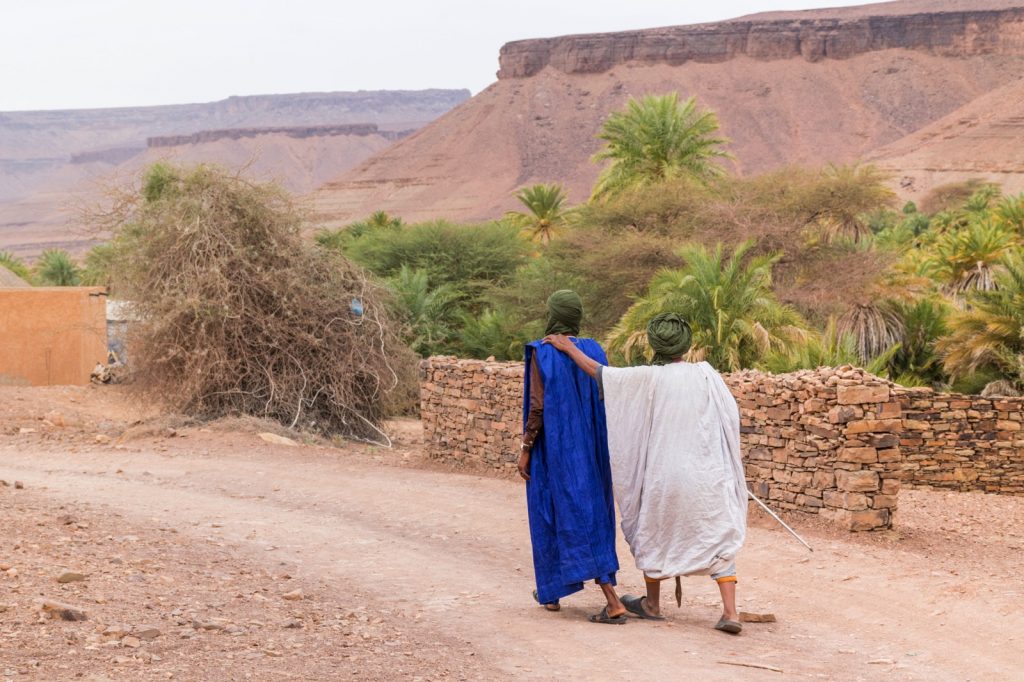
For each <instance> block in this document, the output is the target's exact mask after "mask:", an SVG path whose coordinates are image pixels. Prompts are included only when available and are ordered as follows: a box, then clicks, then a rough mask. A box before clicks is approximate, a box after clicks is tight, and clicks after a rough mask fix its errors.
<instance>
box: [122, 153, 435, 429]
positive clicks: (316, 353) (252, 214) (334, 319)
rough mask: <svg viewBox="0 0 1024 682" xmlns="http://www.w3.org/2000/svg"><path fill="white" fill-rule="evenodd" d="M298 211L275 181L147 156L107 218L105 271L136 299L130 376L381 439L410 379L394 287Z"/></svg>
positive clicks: (157, 394) (235, 409)
mask: <svg viewBox="0 0 1024 682" xmlns="http://www.w3.org/2000/svg"><path fill="white" fill-rule="evenodd" d="M302 222H303V214H302V211H301V210H299V209H298V207H297V206H296V205H295V204H294V203H293V200H292V199H291V198H290V197H289V195H288V194H287V193H286V192H284V191H282V190H280V189H278V188H277V187H275V186H273V185H265V184H256V183H252V182H249V181H247V180H244V179H242V178H240V177H238V176H237V175H231V174H228V173H226V172H224V171H222V170H219V169H217V168H215V167H210V166H198V167H196V168H193V169H189V170H184V169H179V168H174V167H171V166H167V165H164V164H157V165H155V166H153V167H151V168H150V169H149V170H148V171H147V173H146V176H145V178H144V182H143V186H142V188H141V192H122V193H120V194H119V195H118V196H117V200H116V201H115V202H114V207H113V209H112V210H110V211H108V212H107V213H105V214H104V215H103V216H102V225H103V226H105V227H106V229H109V230H110V231H111V232H112V233H113V235H114V238H113V241H112V244H113V250H114V258H113V262H112V272H111V281H112V285H113V288H114V290H115V292H116V293H117V295H118V296H120V297H122V298H126V299H128V300H131V301H132V302H133V306H134V310H135V313H136V314H137V316H138V318H139V322H138V324H137V325H135V329H134V331H133V332H132V333H131V334H130V336H129V344H130V353H131V357H132V358H133V365H134V370H133V376H132V382H133V385H134V386H135V387H136V388H137V389H138V390H139V391H141V392H142V393H144V394H146V395H147V396H149V397H153V398H156V399H158V400H160V401H162V402H163V403H165V404H167V405H168V406H169V407H171V408H173V409H177V410H180V411H182V412H183V413H185V414H189V415H195V416H199V417H204V418H215V417H221V416H225V415H233V414H241V415H252V416H256V417H260V418H268V419H273V420H275V421H278V422H280V423H282V424H285V425H287V426H289V427H301V428H305V429H311V430H315V431H320V432H324V433H331V434H341V435H344V436H347V437H352V438H358V439H365V440H374V441H379V440H386V436H385V435H384V434H383V432H382V430H381V421H382V419H383V418H384V417H385V416H386V415H387V413H388V412H389V411H390V410H391V409H392V408H393V407H395V406H396V405H398V404H399V403H400V402H401V401H402V400H404V399H407V396H408V393H409V392H410V390H411V385H412V382H413V381H414V368H415V364H414V359H413V357H412V354H411V352H410V351H409V350H408V349H407V348H405V347H404V346H402V344H401V343H400V342H399V341H398V339H397V337H396V335H395V333H394V329H395V328H396V327H395V325H394V324H393V323H392V321H391V319H390V318H389V316H388V311H387V305H386V294H385V292H384V291H383V290H381V289H380V288H379V287H377V286H375V285H374V284H373V283H372V282H370V281H369V280H368V279H367V277H366V275H365V274H364V273H363V271H362V270H361V269H360V268H359V267H357V266H356V265H354V264H353V263H351V262H350V261H348V260H347V259H345V258H344V257H342V256H340V255H338V254H337V253H332V252H328V251H327V250H324V249H321V248H319V247H317V246H315V245H313V244H310V243H308V242H305V241H303V239H302V238H301V234H300V229H301V225H302Z"/></svg>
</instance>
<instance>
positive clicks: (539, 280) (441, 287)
mask: <svg viewBox="0 0 1024 682" xmlns="http://www.w3.org/2000/svg"><path fill="white" fill-rule="evenodd" d="M601 138H602V139H604V140H605V141H606V147H605V149H604V150H603V151H602V152H600V153H599V154H598V155H597V156H596V157H595V160H596V161H597V162H605V163H607V164H608V165H607V166H606V168H605V171H604V173H603V174H602V175H601V177H600V179H599V181H598V184H597V186H596V187H595V189H594V193H593V196H592V197H591V199H590V200H589V201H586V202H584V203H582V204H577V205H574V206H570V205H568V202H567V200H566V196H565V193H564V191H563V190H562V188H561V187H560V186H559V185H558V184H556V183H549V184H538V185H532V186H528V187H524V188H523V189H522V190H520V191H519V192H518V193H517V195H516V196H517V197H518V198H519V200H520V201H521V203H522V204H523V205H524V208H525V209H526V210H523V211H518V212H513V213H509V214H507V215H506V216H505V218H504V219H502V220H499V221H494V222H491V223H487V224H484V225H453V224H447V223H427V224H420V225H404V224H401V223H400V221H396V220H395V219H390V218H389V219H388V220H387V221H385V222H387V225H386V226H385V227H384V228H368V227H367V226H368V225H370V224H372V223H373V220H372V219H371V220H370V221H365V222H363V223H357V224H356V225H354V226H353V227H352V228H350V229H348V230H345V229H343V230H338V231H334V232H324V233H321V234H319V235H318V237H317V239H318V241H319V242H320V243H321V244H322V245H324V246H326V247H329V248H337V249H339V250H341V251H342V252H343V253H345V254H347V255H348V256H349V257H351V258H352V259H353V260H355V261H356V262H358V263H361V264H362V265H364V266H365V267H366V268H367V269H369V270H370V271H371V272H372V273H374V275H376V276H377V277H379V278H381V279H382V280H385V281H386V282H387V283H388V286H389V287H391V289H392V290H393V291H394V292H395V294H396V300H397V301H398V305H399V306H400V308H403V309H404V312H403V313H402V315H403V319H404V320H405V324H406V326H405V338H406V340H407V342H408V343H410V344H411V345H412V346H413V347H414V349H415V350H416V352H418V353H419V354H421V355H424V356H426V355H430V354H437V353H448V354H457V355H465V356H471V357H491V356H493V357H495V358H497V359H515V358H518V357H519V354H520V352H521V346H522V343H523V342H524V341H526V340H528V339H530V338H536V337H537V336H538V335H539V334H540V333H541V325H540V320H541V319H542V318H543V314H544V300H545V298H546V297H547V296H548V295H549V294H550V293H551V292H552V291H554V290H556V289H560V288H573V289H576V290H577V291H579V292H580V293H581V295H582V296H583V298H584V302H585V304H586V307H587V317H586V325H587V329H586V330H585V331H586V333H587V334H590V335H593V336H595V337H597V338H599V339H601V340H603V341H606V342H607V344H608V348H609V350H610V352H611V354H612V356H613V357H614V358H615V359H616V361H618V362H629V363H636V362H641V361H643V360H644V358H645V354H646V353H647V349H646V348H645V347H644V343H645V341H644V336H643V329H644V324H645V323H646V320H647V319H649V318H650V317H651V316H652V315H654V314H656V313H658V312H661V311H663V310H669V309H672V310H677V311H679V312H681V313H683V314H685V315H687V317H688V318H689V319H690V320H691V321H692V323H693V325H694V328H695V343H694V348H693V350H692V352H691V356H692V358H694V359H706V360H708V361H709V362H711V363H712V364H714V365H715V366H716V367H718V368H719V369H722V370H736V369H741V368H751V367H753V368H761V369H766V370H769V371H776V372H779V371H792V370H796V369H800V368H813V367H817V366H823V365H842V364H855V365H859V366H862V367H865V368H867V369H869V370H870V371H872V372H874V373H876V374H880V375H883V376H886V377H888V378H890V379H892V380H894V381H897V382H900V383H903V384H906V385H910V386H935V387H942V388H949V389H954V390H963V391H968V392H972V391H973V392H977V391H981V390H983V389H985V388H986V387H988V390H989V391H1000V392H1003V393H1013V392H1017V391H1020V390H1021V388H1022V387H1024V386H1022V381H1024V370H1022V365H1024V348H1022V337H1021V332H1022V319H1021V315H1020V313H1019V310H1021V309H1024V308H1022V306H1021V303H1022V302H1024V301H1022V299H1021V298H1020V297H1021V295H1022V294H1021V290H1020V287H1021V283H1022V281H1024V279H1022V275H1024V270H1022V266H1021V262H1022V260H1021V243H1022V238H1024V197H1011V196H1003V195H1002V194H1001V193H1000V191H999V190H998V188H996V187H994V186H991V185H987V184H984V183H979V182H969V183H962V184H960V185H956V186H948V187H941V188H938V189H937V190H936V191H935V192H933V193H932V195H930V196H929V197H927V198H926V200H925V201H924V202H922V205H923V206H926V207H928V210H927V211H925V210H921V209H918V207H917V206H915V205H913V204H907V205H905V206H903V207H898V206H897V204H896V195H895V194H894V192H893V191H892V190H891V189H889V187H888V186H887V180H888V178H887V177H886V176H885V175H884V174H883V173H882V172H881V171H879V170H878V169H877V168H875V167H873V166H870V165H860V164H854V165H846V166H843V165H829V166H827V167H824V168H821V169H817V170H815V169H804V168H786V169H782V170H778V171H774V172H770V173H765V174H762V175H758V176H752V177H740V176H736V175H732V174H730V173H728V172H726V171H725V169H724V168H723V166H721V165H720V163H719V162H720V161H721V160H722V159H726V158H728V152H727V149H726V147H727V141H726V140H725V139H724V138H722V137H720V136H719V134H718V125H717V121H716V119H715V117H714V113H713V112H710V111H706V110H703V109H701V108H700V107H699V105H698V104H697V103H696V102H695V101H693V100H692V99H691V100H686V101H685V102H682V101H680V100H679V98H678V97H677V96H676V95H674V94H672V95H667V96H664V97H645V98H643V99H641V100H633V101H631V102H630V103H629V104H628V106H627V108H626V109H625V110H624V111H621V112H616V113H613V114H612V115H611V116H610V117H609V118H608V120H607V123H606V125H605V128H604V130H603V132H602V134H601ZM378 221H379V218H378Z"/></svg>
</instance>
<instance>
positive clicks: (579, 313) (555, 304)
mask: <svg viewBox="0 0 1024 682" xmlns="http://www.w3.org/2000/svg"><path fill="white" fill-rule="evenodd" d="M582 320H583V301H581V300H580V297H579V295H578V294H577V293H576V292H575V291H569V290H568V289H562V290H561V291H556V292H555V293H553V294H551V296H550V297H548V326H547V327H546V328H545V329H544V336H547V335H548V334H565V335H566V336H576V335H577V334H579V333H580V322H581V321H582Z"/></svg>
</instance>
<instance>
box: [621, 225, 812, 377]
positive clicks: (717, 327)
mask: <svg viewBox="0 0 1024 682" xmlns="http://www.w3.org/2000/svg"><path fill="white" fill-rule="evenodd" d="M753 244H754V243H753V241H748V242H745V243H743V244H740V245H739V246H737V247H736V249H735V250H734V251H733V253H732V254H731V255H730V256H728V258H726V257H725V255H724V254H723V249H722V245H721V244H719V245H717V246H716V247H715V249H714V251H708V250H707V249H706V248H704V247H703V246H693V245H690V246H686V247H683V248H682V249H680V250H679V255H680V257H681V258H682V259H683V261H684V262H685V263H686V265H685V266H684V267H683V268H682V269H679V270H671V269H665V270H661V271H660V272H658V273H657V274H656V275H655V276H654V278H653V279H652V280H651V283H650V286H649V289H648V292H647V294H646V295H645V296H643V297H642V298H640V299H639V300H638V301H637V302H636V303H634V304H633V305H632V306H631V307H630V308H629V310H627V311H626V314H625V315H623V317H622V319H621V320H620V321H619V323H618V325H616V327H615V328H614V329H613V330H612V331H611V334H610V338H609V349H610V350H611V351H612V352H614V353H617V354H619V355H620V356H622V357H623V358H624V359H625V360H626V361H628V362H630V363H637V362H640V361H642V360H643V358H644V357H645V356H649V351H650V349H649V348H648V344H647V334H646V328H647V322H648V321H649V320H650V319H651V318H652V317H654V316H655V315H657V314H658V313H662V312H669V311H671V312H676V313H679V314H680V315H682V316H683V317H685V318H686V319H687V320H688V321H689V322H690V325H691V326H692V328H693V346H692V347H691V349H690V354H689V359H691V360H707V361H708V362H710V363H711V364H712V365H713V366H715V367H716V368H718V369H719V370H721V371H734V370H738V369H741V368H744V367H752V366H754V365H755V364H756V363H757V362H759V361H760V360H761V359H763V358H764V357H766V356H767V355H768V354H769V353H771V352H772V351H773V350H779V349H786V348H790V347H791V346H792V344H794V343H799V342H802V341H803V340H804V339H805V338H806V335H807V332H806V329H805V325H804V321H803V319H801V317H800V315H798V314H797V313H796V312H795V311H794V310H793V309H792V308H790V307H789V306H786V305H783V304H781V303H779V302H778V301H777V300H776V298H775V295H774V293H773V292H772V267H773V266H774V264H775V263H776V262H777V261H778V259H779V257H778V256H777V255H763V256H752V257H749V258H748V253H749V251H750V249H751V248H752V247H753Z"/></svg>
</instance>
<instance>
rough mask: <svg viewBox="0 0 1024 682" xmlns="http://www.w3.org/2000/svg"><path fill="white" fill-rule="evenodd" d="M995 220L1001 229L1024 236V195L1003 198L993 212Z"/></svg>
mask: <svg viewBox="0 0 1024 682" xmlns="http://www.w3.org/2000/svg"><path fill="white" fill-rule="evenodd" d="M993 219H994V220H995V223H996V224H997V225H998V226H999V227H1002V228H1004V229H1006V230H1009V231H1010V232H1015V233H1017V234H1019V235H1024V194H1018V195H1017V196H1014V197H1003V200H1002V201H1000V202H999V204H998V205H997V206H996V207H995V209H994V210H993Z"/></svg>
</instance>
